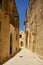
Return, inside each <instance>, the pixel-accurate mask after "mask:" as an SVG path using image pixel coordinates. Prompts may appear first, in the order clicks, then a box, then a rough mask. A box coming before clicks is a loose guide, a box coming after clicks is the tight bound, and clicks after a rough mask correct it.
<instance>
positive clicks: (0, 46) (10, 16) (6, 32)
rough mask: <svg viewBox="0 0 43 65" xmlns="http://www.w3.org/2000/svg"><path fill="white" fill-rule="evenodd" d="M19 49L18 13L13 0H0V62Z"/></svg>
mask: <svg viewBox="0 0 43 65" xmlns="http://www.w3.org/2000/svg"><path fill="white" fill-rule="evenodd" d="M18 51H19V14H18V11H17V8H16V4H15V1H14V0H0V64H1V63H3V62H4V61H6V60H7V59H8V58H10V57H12V56H13V55H15V53H17V52H18Z"/></svg>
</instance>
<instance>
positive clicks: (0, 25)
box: [0, 22, 1, 30]
mask: <svg viewBox="0 0 43 65" xmlns="http://www.w3.org/2000/svg"><path fill="white" fill-rule="evenodd" d="M0 30H1V22H0Z"/></svg>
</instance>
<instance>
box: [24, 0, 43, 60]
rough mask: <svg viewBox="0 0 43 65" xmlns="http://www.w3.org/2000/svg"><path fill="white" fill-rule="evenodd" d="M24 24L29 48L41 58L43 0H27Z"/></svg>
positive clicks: (42, 54)
mask: <svg viewBox="0 0 43 65" xmlns="http://www.w3.org/2000/svg"><path fill="white" fill-rule="evenodd" d="M24 24H25V28H26V29H25V31H26V35H27V34H28V35H29V39H28V40H29V42H28V43H29V49H30V50H31V51H33V52H35V53H36V54H37V55H38V56H39V57H40V58H41V59H43V0H29V4H28V8H27V10H26V21H25V23H24ZM26 25H27V26H26Z"/></svg>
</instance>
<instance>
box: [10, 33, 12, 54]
mask: <svg viewBox="0 0 43 65" xmlns="http://www.w3.org/2000/svg"><path fill="white" fill-rule="evenodd" d="M10 54H12V33H11V34H10Z"/></svg>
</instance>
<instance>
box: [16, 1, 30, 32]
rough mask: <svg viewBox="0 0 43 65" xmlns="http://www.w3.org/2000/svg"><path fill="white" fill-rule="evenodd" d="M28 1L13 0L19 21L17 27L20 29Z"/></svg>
mask: <svg viewBox="0 0 43 65" xmlns="http://www.w3.org/2000/svg"><path fill="white" fill-rule="evenodd" d="M28 1H29V0H15V2H16V6H17V10H18V13H19V22H20V24H19V25H20V27H19V29H20V30H21V31H22V30H24V20H25V17H26V16H25V14H26V9H27V7H28Z"/></svg>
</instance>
